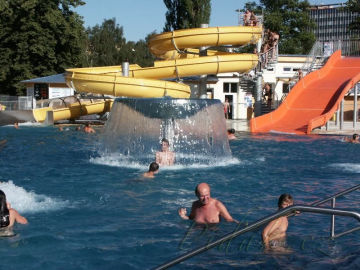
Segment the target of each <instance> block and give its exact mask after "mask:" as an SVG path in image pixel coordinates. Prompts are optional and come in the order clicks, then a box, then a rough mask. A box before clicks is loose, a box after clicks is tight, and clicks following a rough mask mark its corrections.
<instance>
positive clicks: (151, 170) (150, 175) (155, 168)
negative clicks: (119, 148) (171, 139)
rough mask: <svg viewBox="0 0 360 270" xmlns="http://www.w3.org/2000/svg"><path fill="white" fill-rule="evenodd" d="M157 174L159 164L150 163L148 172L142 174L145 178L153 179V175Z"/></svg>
mask: <svg viewBox="0 0 360 270" xmlns="http://www.w3.org/2000/svg"><path fill="white" fill-rule="evenodd" d="M158 172H159V164H157V163H156V162H151V163H150V166H149V171H147V172H146V173H144V174H143V176H144V177H145V178H155V174H157V173H158Z"/></svg>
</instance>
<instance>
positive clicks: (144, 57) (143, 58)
mask: <svg viewBox="0 0 360 270" xmlns="http://www.w3.org/2000/svg"><path fill="white" fill-rule="evenodd" d="M155 34H156V33H155V32H152V33H150V34H148V35H147V36H146V38H145V40H143V39H141V40H139V41H137V42H136V43H135V42H133V41H129V42H127V43H126V50H124V54H125V56H126V59H128V61H129V62H130V63H134V64H138V65H139V66H141V67H149V66H153V65H154V61H155V56H154V55H152V54H151V52H150V50H149V47H148V45H147V44H148V41H149V39H150V37H151V36H153V35H155Z"/></svg>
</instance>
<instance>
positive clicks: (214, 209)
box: [179, 183, 237, 224]
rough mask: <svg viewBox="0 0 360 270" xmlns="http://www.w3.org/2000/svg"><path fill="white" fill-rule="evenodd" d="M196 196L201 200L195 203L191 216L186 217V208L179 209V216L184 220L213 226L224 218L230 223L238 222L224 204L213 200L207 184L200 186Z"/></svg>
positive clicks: (197, 188)
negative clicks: (212, 224)
mask: <svg viewBox="0 0 360 270" xmlns="http://www.w3.org/2000/svg"><path fill="white" fill-rule="evenodd" d="M195 194H196V196H197V197H198V198H199V199H198V200H197V201H194V202H193V204H192V207H191V213H190V215H189V216H187V215H186V208H180V209H179V216H180V217H181V218H182V219H193V220H194V221H195V222H196V223H201V224H211V223H219V222H220V217H223V218H224V219H225V220H226V221H228V222H237V221H236V220H235V219H233V218H232V217H231V215H230V214H229V212H228V210H227V209H226V207H225V205H224V204H223V203H222V202H220V201H218V200H217V199H214V198H211V196H210V186H209V185H208V184H207V183H201V184H198V185H197V186H196V189H195Z"/></svg>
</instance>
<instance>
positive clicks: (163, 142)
mask: <svg viewBox="0 0 360 270" xmlns="http://www.w3.org/2000/svg"><path fill="white" fill-rule="evenodd" d="M169 147H170V143H169V141H168V140H167V139H165V138H163V139H162V140H161V150H162V151H167V150H168V149H169Z"/></svg>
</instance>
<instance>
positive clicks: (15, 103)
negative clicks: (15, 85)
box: [0, 96, 33, 111]
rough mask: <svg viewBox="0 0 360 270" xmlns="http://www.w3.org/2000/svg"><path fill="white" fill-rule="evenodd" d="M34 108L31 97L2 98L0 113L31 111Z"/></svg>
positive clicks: (0, 99)
mask: <svg viewBox="0 0 360 270" xmlns="http://www.w3.org/2000/svg"><path fill="white" fill-rule="evenodd" d="M32 108H33V99H32V97H31V96H19V97H17V96H0V111H3V110H7V111H13V110H31V109H32Z"/></svg>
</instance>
